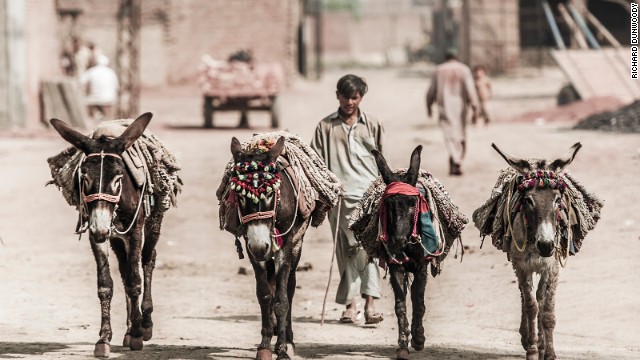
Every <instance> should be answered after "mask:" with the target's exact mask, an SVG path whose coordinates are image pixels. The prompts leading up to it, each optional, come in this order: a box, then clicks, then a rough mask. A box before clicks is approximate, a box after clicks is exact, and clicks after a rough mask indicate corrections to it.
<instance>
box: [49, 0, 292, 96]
mask: <svg viewBox="0 0 640 360" xmlns="http://www.w3.org/2000/svg"><path fill="white" fill-rule="evenodd" d="M59 3H60V5H61V6H69V7H73V6H76V7H80V8H81V9H82V10H83V14H82V16H81V17H80V19H79V22H78V29H79V30H80V33H81V34H82V37H83V38H84V39H86V40H90V41H93V42H95V43H96V44H97V45H98V46H99V47H100V48H101V49H102V50H103V51H104V52H105V54H107V56H109V58H111V59H113V58H114V56H115V50H116V36H117V32H116V31H117V21H116V14H117V10H118V9H117V7H118V1H116V0H111V1H104V0H84V1H71V0H59ZM299 11H300V10H299V0H232V1H229V0H145V1H142V30H141V53H140V54H141V59H140V61H141V72H142V74H141V78H142V84H143V86H154V85H163V84H167V83H169V84H176V83H192V82H195V79H196V75H197V71H198V65H199V64H200V58H201V56H202V55H203V54H205V53H208V54H209V55H211V56H212V57H214V58H217V59H226V58H227V57H228V56H229V55H230V54H231V53H233V52H235V51H237V50H239V49H252V50H253V54H254V58H255V59H256V61H279V62H281V63H282V65H283V67H284V68H285V71H286V74H287V76H288V77H289V78H290V77H291V76H293V74H294V73H295V69H296V52H295V46H296V37H295V35H296V26H297V23H298V16H299V15H298V14H299Z"/></svg>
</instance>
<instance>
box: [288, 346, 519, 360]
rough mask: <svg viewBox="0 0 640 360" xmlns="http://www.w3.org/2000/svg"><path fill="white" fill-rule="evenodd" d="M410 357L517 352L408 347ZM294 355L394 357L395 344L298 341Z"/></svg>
mask: <svg viewBox="0 0 640 360" xmlns="http://www.w3.org/2000/svg"><path fill="white" fill-rule="evenodd" d="M410 352H411V354H410V357H411V358H412V359H438V360H447V359H474V360H490V359H491V360H500V359H514V358H518V356H517V354H512V353H507V352H503V351H499V350H493V349H469V348H467V349H464V348H448V347H440V346H438V347H427V348H425V349H424V350H422V351H420V352H417V351H412V349H410ZM296 355H299V356H301V357H303V358H305V359H336V358H340V359H349V358H350V357H353V358H357V359H362V358H365V357H366V358H374V359H375V358H378V359H390V358H392V359H393V358H395V355H396V346H395V345H393V346H378V345H375V346H371V345H352V344H311V343H298V344H297V346H296Z"/></svg>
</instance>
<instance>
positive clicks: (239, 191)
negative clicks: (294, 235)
mask: <svg viewBox="0 0 640 360" xmlns="http://www.w3.org/2000/svg"><path fill="white" fill-rule="evenodd" d="M231 171H232V176H231V178H230V179H229V183H230V185H229V186H230V189H231V190H232V193H231V194H232V195H233V196H234V197H238V196H242V197H245V198H247V200H249V201H252V202H253V203H255V204H260V201H261V200H265V199H266V198H267V197H268V196H270V195H271V194H273V196H274V197H275V198H274V204H273V209H271V210H267V211H257V212H254V213H251V214H247V215H243V214H242V212H241V211H240V205H239V202H238V201H236V200H237V199H235V198H233V199H232V201H234V202H235V203H236V211H237V212H238V218H239V219H240V223H241V224H242V225H246V224H248V223H249V222H251V221H254V220H263V219H271V229H272V233H273V234H272V235H271V237H272V239H273V245H274V248H275V249H276V250H279V249H280V248H282V246H283V236H284V235H286V234H287V233H289V232H290V231H291V229H293V225H294V224H295V222H296V217H297V215H298V200H299V199H298V191H297V190H296V189H295V186H294V187H293V188H294V192H295V197H296V199H295V202H296V208H295V212H294V218H293V221H292V222H291V225H290V226H289V229H287V230H286V231H284V232H282V233H281V232H280V231H279V229H278V228H277V227H276V225H275V223H276V211H277V208H278V203H279V202H280V185H281V177H280V171H281V168H280V165H279V164H278V163H276V162H269V163H263V162H262V161H257V162H256V161H251V162H248V161H245V162H238V163H236V164H235V166H234V167H233V169H232V170H231ZM284 174H285V175H287V177H289V174H287V172H286V171H285V172H284ZM289 181H290V182H291V184H292V185H293V181H292V180H291V178H289ZM258 206H259V205H258ZM235 244H236V251H237V252H238V257H239V258H240V259H243V258H244V255H243V254H242V243H241V241H240V227H238V233H237V234H236V241H235Z"/></svg>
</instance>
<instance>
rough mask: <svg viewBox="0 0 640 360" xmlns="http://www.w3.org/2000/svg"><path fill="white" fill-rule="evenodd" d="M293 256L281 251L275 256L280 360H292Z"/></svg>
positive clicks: (278, 352) (274, 305)
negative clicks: (289, 333)
mask: <svg viewBox="0 0 640 360" xmlns="http://www.w3.org/2000/svg"><path fill="white" fill-rule="evenodd" d="M290 259H291V254H290V253H289V254H287V253H285V252H284V251H280V252H278V253H277V254H276V256H275V265H276V293H275V299H274V303H273V310H274V312H275V314H276V319H277V326H276V328H277V334H276V335H277V336H278V337H277V340H276V346H275V352H276V354H277V355H278V360H281V359H290V357H289V355H288V354H287V336H286V334H287V326H288V325H287V319H288V316H289V315H290V314H289V310H290V309H291V307H290V306H289V305H290V304H289V295H288V292H289V287H288V283H289V276H290V274H291V272H293V271H294V270H292V269H291V260H290Z"/></svg>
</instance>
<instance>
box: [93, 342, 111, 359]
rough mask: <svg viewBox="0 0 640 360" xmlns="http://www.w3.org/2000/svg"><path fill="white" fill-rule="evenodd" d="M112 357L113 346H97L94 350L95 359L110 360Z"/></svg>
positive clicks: (101, 344) (102, 344)
mask: <svg viewBox="0 0 640 360" xmlns="http://www.w3.org/2000/svg"><path fill="white" fill-rule="evenodd" d="M110 355H111V345H109V344H106V343H99V344H96V347H95V348H94V349H93V356H95V357H103V358H108V357H109V356H110Z"/></svg>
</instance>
